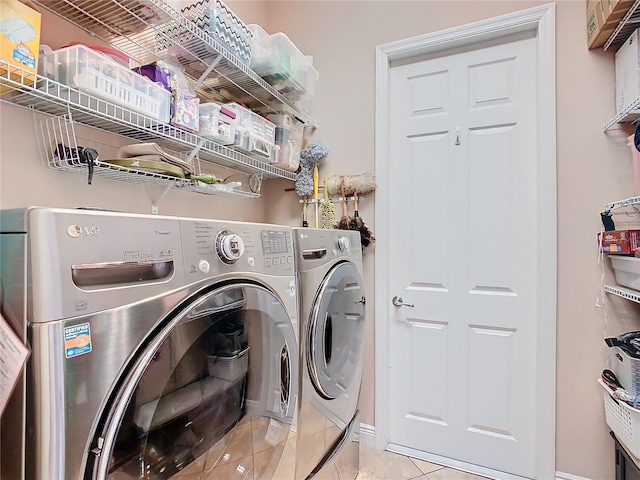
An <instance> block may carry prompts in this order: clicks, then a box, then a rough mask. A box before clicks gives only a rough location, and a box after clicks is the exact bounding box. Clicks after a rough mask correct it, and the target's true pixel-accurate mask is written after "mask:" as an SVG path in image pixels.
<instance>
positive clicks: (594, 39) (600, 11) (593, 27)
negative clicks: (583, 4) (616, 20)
mask: <svg viewBox="0 0 640 480" xmlns="http://www.w3.org/2000/svg"><path fill="white" fill-rule="evenodd" d="M606 1H607V0H587V45H588V46H589V49H592V48H599V47H602V46H603V45H604V44H605V43H606V42H607V40H609V37H610V36H611V34H612V33H613V30H614V29H615V25H614V24H609V23H607V22H606V21H605V13H604V3H605V2H606Z"/></svg>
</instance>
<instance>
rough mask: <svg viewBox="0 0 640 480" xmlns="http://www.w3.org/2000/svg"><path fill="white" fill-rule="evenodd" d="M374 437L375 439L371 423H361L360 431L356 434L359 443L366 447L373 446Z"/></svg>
mask: <svg viewBox="0 0 640 480" xmlns="http://www.w3.org/2000/svg"><path fill="white" fill-rule="evenodd" d="M374 439H375V427H374V426H373V425H368V424H366V423H361V424H360V433H359V434H356V440H358V441H359V442H360V445H363V446H365V447H367V448H375V447H374V446H373V445H374Z"/></svg>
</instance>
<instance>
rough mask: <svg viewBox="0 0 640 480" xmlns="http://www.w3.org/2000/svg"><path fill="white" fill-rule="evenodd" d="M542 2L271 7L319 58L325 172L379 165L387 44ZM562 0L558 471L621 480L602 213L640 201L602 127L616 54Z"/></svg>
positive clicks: (621, 140)
mask: <svg viewBox="0 0 640 480" xmlns="http://www.w3.org/2000/svg"><path fill="white" fill-rule="evenodd" d="M543 3H547V2H535V1H493V2H490V1H477V0H476V1H411V2H402V1H392V2H377V1H370V2H360V1H354V2H334V1H314V2H305V1H299V2H269V17H268V21H269V23H268V25H266V27H267V30H269V32H276V31H284V32H286V33H287V34H288V35H289V37H290V38H291V39H292V40H293V41H294V42H295V43H296V44H297V45H298V46H299V47H300V49H301V50H302V51H303V52H305V53H307V54H310V55H313V56H314V62H315V65H316V67H317V69H318V71H319V72H320V79H319V81H318V85H317V87H316V97H315V99H314V103H313V107H312V114H313V116H314V117H315V118H317V119H318V120H319V121H320V128H319V129H318V130H317V131H316V132H315V135H314V138H317V139H321V140H322V141H324V142H325V143H326V144H327V146H328V147H329V148H330V150H331V153H330V155H329V157H328V159H327V161H326V163H325V164H324V165H322V166H321V168H320V173H321V177H326V176H330V175H332V174H334V173H358V172H363V171H373V170H374V154H375V152H374V111H375V105H374V101H375V96H374V92H375V47H376V46H377V45H380V44H383V43H386V42H390V41H395V40H400V39H404V38H409V37H412V36H416V35H421V34H425V33H429V32H433V31H437V30H440V29H445V28H449V27H453V26H456V25H461V24H465V23H469V22H474V21H478V20H482V19H486V18H489V17H492V16H497V15H501V14H505V13H508V12H513V11H516V10H520V9H524V8H527V7H531V6H535V5H540V4H543ZM556 5H557V10H556V72H557V83H556V85H557V173H558V176H557V185H558V219H557V224H558V303H557V352H556V355H557V390H556V397H557V413H556V415H557V417H556V432H557V438H556V442H557V443H556V469H557V470H558V471H561V472H567V473H571V474H573V475H578V476H581V477H586V478H591V479H606V478H613V442H612V439H611V438H610V437H609V435H608V428H607V426H606V424H605V421H604V415H603V407H602V392H601V391H600V390H599V388H600V387H599V386H598V385H597V384H596V382H595V380H596V378H597V377H598V376H599V375H600V372H601V371H602V369H603V368H604V367H605V365H606V363H605V362H606V355H605V351H604V342H603V341H602V338H603V331H604V318H603V314H602V310H601V309H597V308H596V307H595V306H594V304H595V300H596V295H597V294H598V291H599V278H600V274H599V269H598V266H597V263H596V244H595V234H596V232H597V231H598V230H599V228H600V222H599V212H600V211H601V210H602V206H603V205H604V204H605V203H607V202H610V201H613V200H617V199H622V198H626V197H629V196H632V195H633V190H632V180H631V173H632V170H631V159H630V154H629V151H628V147H626V145H625V137H626V135H625V133H624V131H623V130H622V131H621V130H618V131H613V132H610V133H607V134H604V133H603V132H602V125H603V124H604V123H605V122H606V121H607V120H609V119H610V118H611V117H612V116H613V114H614V85H615V83H614V69H613V54H612V53H611V52H603V51H602V50H597V51H588V50H587V47H586V40H585V2H584V1H582V0H580V1H560V2H557V4H556ZM627 131H628V129H627ZM627 134H628V133H627ZM390 161H393V159H390ZM289 196H291V194H290V195H289ZM265 197H266V198H268V199H269V202H268V203H270V204H272V205H278V208H277V209H274V210H271V209H269V208H268V214H269V215H270V217H269V218H270V219H271V220H272V221H276V222H277V221H281V222H293V223H294V224H297V223H299V207H298V206H297V204H296V205H295V206H294V208H293V211H291V209H287V208H286V205H285V203H284V202H285V200H284V199H282V189H279V190H278V191H275V192H271V191H270V192H269V194H268V195H265ZM286 201H287V202H290V200H286ZM426 207H427V208H429V206H426ZM374 212H375V203H374V197H368V198H366V199H365V200H364V201H363V202H362V206H361V214H362V217H363V218H364V219H365V221H366V222H367V224H368V225H369V226H371V227H372V228H374V230H375V225H374V222H373V220H374ZM623 217H624V215H623ZM620 220H621V219H620ZM376 233H377V235H378V236H381V235H384V234H385V232H382V231H377V232H376ZM523 254H525V255H526V252H523ZM374 256H375V249H372V250H367V251H365V269H366V282H367V289H368V291H369V298H370V299H372V293H373V289H374V284H375V282H374V278H375V277H374V271H373V267H374ZM367 308H369V311H368V313H369V318H370V324H369V330H368V335H367V348H366V362H365V365H366V370H365V373H364V380H363V387H362V400H361V408H362V411H363V421H364V422H365V423H369V424H373V423H374V398H373V394H374V370H373V365H374V350H373V345H374V342H373V340H374V329H373V313H374V312H373V311H372V308H373V302H372V301H370V302H367ZM616 313H617V312H616V311H615V310H614V309H613V308H610V309H609V317H610V318H609V330H617V331H615V332H614V333H616V334H617V333H621V331H628V330H631V329H638V327H640V323H636V324H635V327H633V321H629V322H627V325H626V327H625V328H626V330H625V329H624V328H623V327H621V326H620V325H619V323H617V321H616V319H615V316H616ZM636 313H637V312H636ZM630 325H631V326H630ZM549 354H553V352H549Z"/></svg>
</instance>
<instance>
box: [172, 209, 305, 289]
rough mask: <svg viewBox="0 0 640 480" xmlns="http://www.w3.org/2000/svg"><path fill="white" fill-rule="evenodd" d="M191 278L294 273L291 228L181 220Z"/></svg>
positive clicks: (185, 258)
mask: <svg viewBox="0 0 640 480" xmlns="http://www.w3.org/2000/svg"><path fill="white" fill-rule="evenodd" d="M180 229H181V233H182V242H183V247H182V248H183V252H184V262H185V270H186V275H187V279H188V281H192V280H198V279H199V278H205V277H209V276H211V275H215V274H222V273H227V272H256V273H263V274H269V275H293V274H294V268H293V242H292V236H291V229H290V228H289V227H284V226H277V225H267V224H259V223H242V222H223V221H216V220H198V219H180Z"/></svg>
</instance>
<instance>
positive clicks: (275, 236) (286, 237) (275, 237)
mask: <svg viewBox="0 0 640 480" xmlns="http://www.w3.org/2000/svg"><path fill="white" fill-rule="evenodd" d="M260 237H261V239H262V253H263V254H265V255H278V254H281V253H289V251H290V244H291V234H290V233H289V232H274V231H268V230H263V231H262V233H261V234H260Z"/></svg>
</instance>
